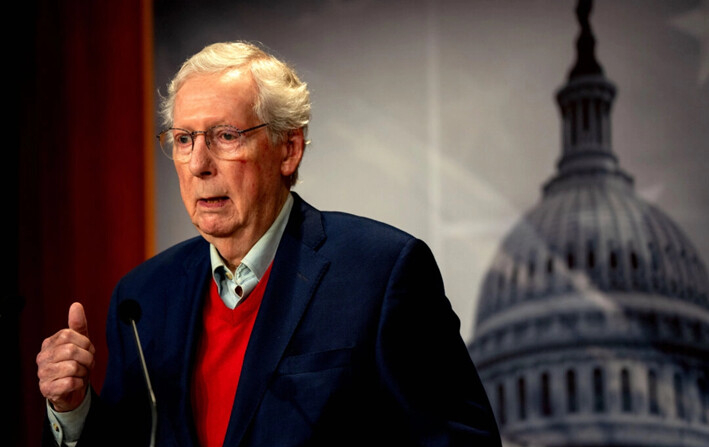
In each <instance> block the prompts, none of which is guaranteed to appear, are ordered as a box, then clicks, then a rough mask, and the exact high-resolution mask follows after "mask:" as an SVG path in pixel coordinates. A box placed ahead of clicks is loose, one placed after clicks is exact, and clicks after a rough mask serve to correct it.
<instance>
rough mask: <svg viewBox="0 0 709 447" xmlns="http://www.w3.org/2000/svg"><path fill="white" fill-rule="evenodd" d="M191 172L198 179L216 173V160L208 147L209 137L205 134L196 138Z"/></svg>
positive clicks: (191, 159) (191, 160)
mask: <svg viewBox="0 0 709 447" xmlns="http://www.w3.org/2000/svg"><path fill="white" fill-rule="evenodd" d="M190 171H191V172H192V175H194V176H196V177H204V176H207V175H211V174H212V173H213V171H214V158H213V157H212V153H211V152H210V150H209V147H208V146H207V135H205V134H203V133H202V134H197V135H195V136H194V144H193V146H192V157H191V158H190Z"/></svg>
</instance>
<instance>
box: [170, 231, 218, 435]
mask: <svg viewBox="0 0 709 447" xmlns="http://www.w3.org/2000/svg"><path fill="white" fill-rule="evenodd" d="M183 268H184V273H182V278H184V282H183V281H178V282H176V285H177V287H176V288H175V290H174V293H172V294H171V295H172V298H173V299H172V303H173V305H171V306H168V307H167V308H166V313H167V315H166V321H181V318H180V317H179V315H188V323H187V327H183V328H181V332H182V331H184V333H185V334H186V335H185V336H184V338H183V340H184V341H185V343H184V352H183V353H182V355H183V360H182V361H181V362H180V365H181V366H180V367H181V368H182V371H180V375H179V378H180V379H179V380H180V383H179V387H180V389H181V390H182V393H181V398H180V400H179V401H178V402H177V406H178V408H177V411H178V412H179V415H180V416H179V417H177V418H171V423H172V432H173V433H175V434H176V436H175V437H176V439H177V440H178V442H179V443H180V445H184V446H192V445H197V441H196V439H197V437H196V432H195V428H194V418H193V416H192V404H191V399H190V395H191V385H192V383H191V380H192V367H193V363H194V361H195V358H194V357H195V350H196V346H197V343H198V342H199V336H200V332H201V318H202V305H203V301H204V296H205V291H206V287H207V285H208V282H209V280H211V278H212V276H211V274H210V262H209V246H208V244H207V243H206V241H205V243H204V244H198V246H197V247H196V248H195V249H194V251H193V252H192V253H190V254H189V255H188V256H187V257H186V259H185V261H184V263H183ZM170 314H173V315H170Z"/></svg>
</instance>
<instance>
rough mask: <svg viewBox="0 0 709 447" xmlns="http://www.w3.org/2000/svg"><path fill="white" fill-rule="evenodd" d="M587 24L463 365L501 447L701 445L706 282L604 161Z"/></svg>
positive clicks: (584, 18) (708, 331) (706, 370)
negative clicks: (540, 173)
mask: <svg viewBox="0 0 709 447" xmlns="http://www.w3.org/2000/svg"><path fill="white" fill-rule="evenodd" d="M590 11H591V2H590V1H584V0H581V1H579V5H578V8H577V11H576V13H577V16H578V21H579V23H580V25H581V33H580V35H579V38H578V41H577V45H576V47H577V61H576V63H575V65H574V66H573V67H572V69H571V70H570V73H569V77H568V80H567V82H566V84H565V85H564V86H563V87H562V88H561V89H560V90H559V91H558V92H557V95H556V100H557V103H558V105H559V109H560V112H561V117H562V140H563V142H562V154H561V158H560V159H559V161H558V163H557V172H556V173H555V175H554V176H553V177H552V178H551V179H550V180H549V181H547V182H546V184H545V185H544V186H543V194H542V198H541V201H540V202H539V203H538V204H537V205H536V206H535V207H534V208H532V209H531V210H530V211H529V212H527V213H526V214H525V215H524V217H523V218H522V219H521V221H520V222H519V223H518V224H517V225H516V226H515V227H514V228H513V230H512V231H511V232H510V233H509V234H508V235H507V237H506V238H505V239H504V241H503V242H502V245H501V247H500V249H499V251H498V253H497V255H496V257H495V259H494V261H493V263H492V266H491V267H490V269H489V271H488V272H487V274H486V276H485V279H484V281H483V284H482V287H481V292H480V293H481V295H480V302H479V305H478V310H477V315H476V325H475V334H474V342H473V343H472V344H471V345H470V354H471V356H472V357H473V359H474V360H475V363H476V365H477V367H478V371H479V373H480V376H481V378H482V380H483V382H484V384H485V387H486V390H487V393H488V396H489V397H490V400H491V403H492V405H493V409H494V410H495V414H496V417H497V421H498V424H499V425H500V430H501V433H502V435H503V440H504V443H505V445H506V446H517V445H520V446H548V447H551V446H555V447H556V446H559V447H561V446H568V447H571V446H579V447H580V446H584V447H586V446H654V447H659V446H667V447H681V446H709V280H708V279H707V270H706V267H705V265H704V263H703V262H702V260H701V258H700V256H699V253H698V252H697V250H696V249H695V248H694V247H693V245H692V243H691V241H690V240H689V239H688V238H687V237H686V236H685V234H684V233H683V232H682V230H681V229H680V228H679V226H678V225H677V224H675V223H674V222H673V221H672V219H671V218H670V217H668V216H667V215H666V214H665V213H663V212H662V211H661V210H660V209H658V208H657V207H655V206H653V205H651V204H649V203H647V202H646V201H644V200H642V199H641V198H640V197H638V196H637V195H636V194H635V191H634V188H633V179H632V177H631V176H630V175H629V174H627V173H626V172H625V171H623V170H622V169H621V167H620V164H619V161H618V158H617V157H616V155H615V154H614V152H613V150H612V147H611V119H610V112H611V106H612V103H613V100H614V98H615V94H616V88H615V86H614V85H613V84H612V83H611V82H610V81H609V80H608V79H607V78H606V77H605V75H604V72H603V69H602V67H601V66H600V64H599V63H598V61H597V60H596V58H595V54H594V46H595V40H594V37H593V34H592V31H591V26H590V23H589V15H590Z"/></svg>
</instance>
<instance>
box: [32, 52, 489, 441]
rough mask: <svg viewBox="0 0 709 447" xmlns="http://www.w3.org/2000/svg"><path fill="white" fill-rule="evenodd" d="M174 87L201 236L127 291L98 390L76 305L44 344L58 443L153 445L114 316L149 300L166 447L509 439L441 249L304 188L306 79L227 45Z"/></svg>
mask: <svg viewBox="0 0 709 447" xmlns="http://www.w3.org/2000/svg"><path fill="white" fill-rule="evenodd" d="M168 93H169V94H168V97H167V98H166V99H165V101H164V104H163V111H162V112H163V117H164V118H165V121H166V123H167V127H169V128H168V129H167V130H165V131H163V132H162V133H161V134H160V135H159V138H160V144H161V147H162V148H163V150H164V151H165V152H166V154H167V155H168V156H169V157H170V158H172V159H173V160H174V163H175V169H176V170H177V174H178V177H179V181H180V191H181V194H182V200H183V202H184V204H185V208H186V209H187V212H188V214H189V216H190V218H191V219H192V223H193V224H194V225H195V227H196V228H197V230H198V231H199V233H200V235H201V237H197V238H194V239H191V240H188V241H185V242H183V243H181V244H178V245H176V246H175V247H172V248H170V249H168V250H166V251H165V252H163V253H161V254H159V255H157V256H156V257H154V258H152V259H150V260H148V261H146V262H145V263H143V264H142V265H140V266H138V267H137V268H136V269H135V270H133V271H132V272H131V273H129V274H128V275H127V276H126V277H124V278H123V279H122V280H121V281H120V282H119V283H118V285H117V286H116V289H115V291H114V294H113V297H112V301H111V307H110V311H109V315H108V321H107V325H106V333H107V341H108V346H109V350H110V354H109V363H108V373H107V375H106V379H105V382H104V386H103V389H102V392H101V396H100V397H99V396H98V395H97V394H95V393H93V392H92V391H91V388H90V387H89V383H88V377H89V372H90V371H91V368H92V365H93V356H94V354H95V350H94V347H93V345H92V343H91V341H90V340H89V338H88V335H87V334H88V333H87V331H86V327H87V323H86V318H85V316H84V312H83V308H82V307H81V305H80V304H74V305H72V307H71V309H70V310H69V328H67V329H64V330H62V331H60V332H58V333H57V334H55V335H53V336H52V337H50V338H48V339H46V340H45V342H44V344H43V346H42V351H41V352H40V353H39V355H38V356H37V363H38V367H39V369H38V375H39V378H40V390H41V391H42V393H43V395H44V396H45V397H46V398H47V406H48V419H49V424H46V425H47V428H46V430H45V436H44V442H45V444H47V445H52V444H54V443H57V444H62V443H64V444H67V445H75V444H76V443H77V441H78V445H79V446H80V447H81V446H85V445H141V444H147V442H148V438H149V432H150V430H151V413H150V408H149V405H148V394H147V390H146V385H145V382H144V378H143V372H142V368H141V364H140V362H139V356H138V350H137V348H136V345H135V344H134V342H133V339H132V336H133V335H132V332H131V331H132V329H131V326H129V325H128V324H125V323H124V322H122V321H120V318H119V315H118V314H119V306H121V303H123V302H124V301H126V300H135V301H136V302H137V303H138V305H139V307H140V308H141V310H142V318H141V319H140V320H139V322H138V331H139V333H140V337H141V339H142V344H143V346H144V350H145V358H146V359H147V368H148V371H149V372H150V375H151V376H152V380H153V384H154V388H155V395H156V397H157V408H158V422H157V444H158V445H165V446H172V445H186V446H189V445H202V446H220V445H225V446H237V445H239V446H290V445H293V446H295V445H322V446H339V445H357V446H363V445H395V446H407V445H437V446H438V445H476V446H496V445H499V442H500V441H499V436H498V433H497V428H496V426H495V422H494V419H493V416H492V412H491V410H490V407H489V404H488V401H487V398H486V396H485V393H484V391H483V388H482V386H481V384H480V381H479V379H478V376H477V373H476V371H475V368H474V367H473V365H472V363H471V361H470V359H469V357H468V354H467V350H466V348H465V346H464V343H463V341H462V340H461V338H460V335H459V333H458V331H459V322H458V320H457V318H456V316H455V314H454V313H453V311H452V309H451V307H450V304H449V302H448V300H447V299H446V298H445V296H444V292H443V284H442V281H441V278H440V274H439V272H438V268H437V267H436V263H435V261H434V259H433V256H432V255H431V252H430V251H429V249H428V248H427V247H426V245H425V244H424V243H423V242H421V241H419V240H417V239H415V238H413V237H411V236H410V235H407V234H405V233H403V232H401V231H399V230H397V229H395V228H392V227H390V226H387V225H384V224H382V223H378V222H374V221H371V220H368V219H364V218H361V217H356V216H351V215H347V214H343V213H325V212H320V211H318V210H316V209H314V208H313V207H311V206H310V205H308V204H307V203H305V202H304V201H303V200H302V199H301V198H300V197H298V196H297V195H296V194H295V193H292V192H290V188H291V187H292V186H293V184H294V183H295V180H296V178H297V173H298V165H299V164H300V161H301V159H302V157H303V151H304V148H305V144H306V131H307V126H308V122H309V119H310V100H309V93H308V90H307V88H306V85H305V84H304V83H303V82H301V81H300V79H299V78H298V76H297V75H296V74H295V72H294V71H293V70H292V69H291V68H290V67H289V66H287V65H286V64H284V63H283V62H281V61H279V60H277V59H276V58H274V57H273V56H271V55H269V54H266V53H265V52H263V51H262V50H260V49H259V48H257V47H255V46H253V45H250V44H247V43H243V42H237V43H221V44H214V45H211V46H208V47H206V48H205V49H204V50H202V51H201V52H199V53H198V54H196V55H195V56H193V57H192V58H190V59H189V60H188V61H187V62H185V64H184V65H183V66H182V68H181V70H180V71H179V73H178V74H177V75H176V76H175V78H174V79H173V80H172V82H171V83H170V86H169V90H168Z"/></svg>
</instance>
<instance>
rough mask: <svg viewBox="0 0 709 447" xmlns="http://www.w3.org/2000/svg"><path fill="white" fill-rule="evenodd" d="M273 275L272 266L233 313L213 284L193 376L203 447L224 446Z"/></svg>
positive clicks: (204, 313) (193, 388) (193, 395)
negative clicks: (250, 346) (248, 349)
mask: <svg viewBox="0 0 709 447" xmlns="http://www.w3.org/2000/svg"><path fill="white" fill-rule="evenodd" d="M270 274H271V267H270V266H269V267H268V270H266V273H265V274H264V275H263V278H261V280H260V281H259V283H258V284H257V285H256V288H254V290H253V291H252V292H251V294H250V295H249V296H248V297H247V298H246V300H244V301H243V302H241V303H240V304H239V305H238V306H236V308H234V309H233V310H232V309H229V308H228V307H226V306H225V305H224V302H223V301H222V299H221V298H220V297H219V292H218V289H217V285H216V284H215V283H214V281H212V286H211V288H210V290H209V297H208V299H206V300H205V301H206V302H205V304H204V310H203V316H202V323H203V325H204V326H203V327H204V331H203V333H202V336H201V338H200V340H199V346H198V348H197V359H196V360H197V362H196V366H195V369H194V373H193V376H192V410H193V413H194V422H195V426H196V428H197V436H198V438H199V442H200V445H202V446H203V447H211V446H221V445H222V444H223V443H224V437H225V436H226V429H227V426H228V425H229V418H230V417H231V408H232V406H233V404H234V396H235V395H236V389H237V385H238V383H239V376H240V375H241V367H242V365H243V363H244V354H245V353H246V346H247V345H248V343H249V338H250V336H251V330H252V329H253V327H254V322H255V321H256V314H257V313H258V310H259V307H260V306H261V300H262V298H263V293H264V291H265V290H266V284H267V283H268V277H269V276H270Z"/></svg>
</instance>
